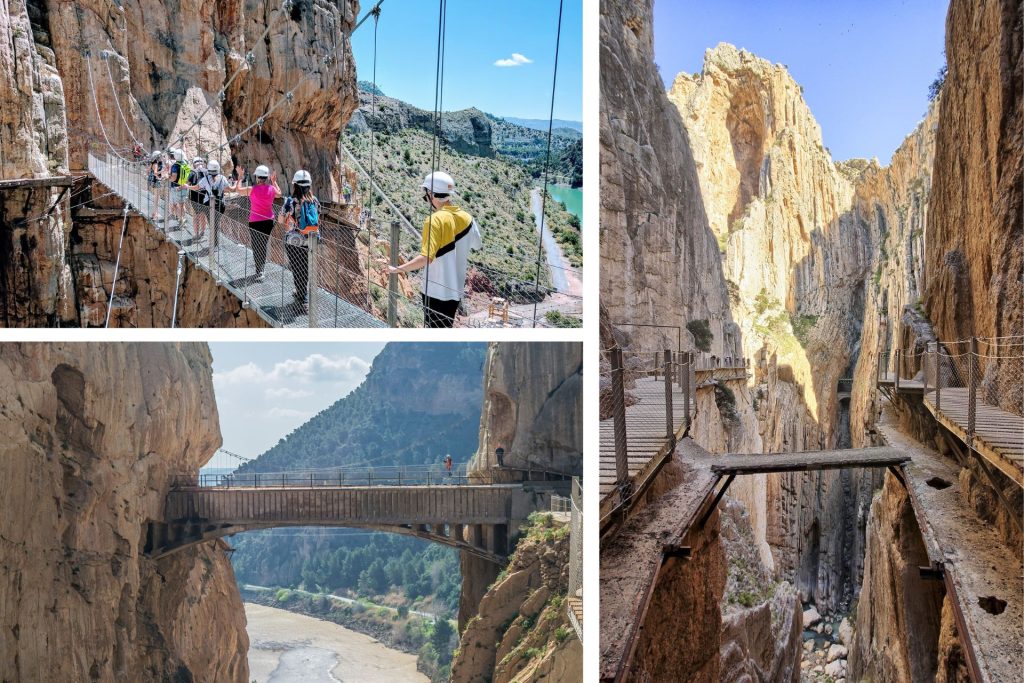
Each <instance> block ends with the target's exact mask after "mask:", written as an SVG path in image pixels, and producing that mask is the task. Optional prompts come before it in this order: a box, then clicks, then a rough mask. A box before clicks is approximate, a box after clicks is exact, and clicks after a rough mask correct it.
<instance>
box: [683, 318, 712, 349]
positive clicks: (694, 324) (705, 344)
mask: <svg viewBox="0 0 1024 683" xmlns="http://www.w3.org/2000/svg"><path fill="white" fill-rule="evenodd" d="M686 329H687V330H689V331H690V334H692V335H693V343H694V344H696V346H697V348H698V349H699V350H701V351H704V352H707V351H710V350H711V342H712V340H714V338H715V335H714V334H713V333H712V332H711V325H710V324H709V323H708V321H707V319H706V318H702V319H700V320H691V321H690V322H688V323H686Z"/></svg>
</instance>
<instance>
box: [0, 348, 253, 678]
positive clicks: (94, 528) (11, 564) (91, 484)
mask: <svg viewBox="0 0 1024 683" xmlns="http://www.w3.org/2000/svg"><path fill="white" fill-rule="evenodd" d="M210 363H211V358H210V354H209V351H208V350H207V349H206V347H205V345H197V344H181V345H176V344H101V345H97V344H93V345H87V344H67V345H61V344H13V343H12V344H5V345H3V346H2V347H0V387H2V389H0V394H2V400H0V405H3V406H4V407H3V409H2V410H0V433H2V434H3V436H4V438H3V440H2V445H0V454H2V457H0V479H2V480H3V481H4V496H3V497H2V499H0V550H2V555H3V557H4V562H3V565H2V567H0V593H2V594H3V595H4V596H5V598H4V601H3V603H2V604H0V623H2V624H3V626H4V627H3V628H2V629H0V670H3V671H4V672H5V675H8V676H13V678H14V680H115V679H124V680H193V679H194V680H224V681H247V680H248V675H247V674H248V666H247V663H246V657H245V653H246V649H247V648H248V639H247V637H246V634H245V617H244V613H243V611H242V604H241V599H240V597H239V595H238V592H237V589H236V588H235V583H234V576H233V573H232V571H231V565H230V562H229V561H228V560H227V558H226V557H225V555H224V553H223V550H222V548H221V547H218V546H214V545H211V544H204V545H201V546H196V547H194V548H190V549H186V550H183V551H181V552H180V553H177V554H175V555H173V556H170V557H167V558H166V559H163V560H161V561H159V562H155V561H153V560H151V559H149V558H147V557H145V556H143V555H142V546H143V544H144V542H145V537H146V526H147V522H148V521H149V520H152V519H159V518H160V517H161V515H162V511H163V504H164V499H165V495H166V492H167V488H168V486H169V484H170V478H171V476H172V475H174V474H177V473H194V472H195V471H196V470H197V469H198V468H199V466H200V465H201V464H202V463H203V462H205V461H206V460H207V458H208V457H209V455H210V453H211V452H212V451H213V450H214V449H216V448H217V447H218V446H219V445H220V432H219V428H218V421H217V407H216V403H215V400H214V394H213V383H212V372H211V368H210ZM182 425H188V428H187V429H182ZM54 653H60V655H59V656H54Z"/></svg>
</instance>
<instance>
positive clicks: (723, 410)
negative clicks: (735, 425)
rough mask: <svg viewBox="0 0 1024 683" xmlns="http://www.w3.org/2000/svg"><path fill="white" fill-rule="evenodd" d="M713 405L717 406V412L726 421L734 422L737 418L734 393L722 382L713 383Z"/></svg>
mask: <svg viewBox="0 0 1024 683" xmlns="http://www.w3.org/2000/svg"><path fill="white" fill-rule="evenodd" d="M715 405H716V406H718V413H719V414H720V415H721V416H722V419H723V420H725V421H726V422H735V421H736V420H737V419H739V414H738V413H737V412H736V394H734V393H733V391H732V389H730V388H729V387H727V386H725V385H724V384H716V385H715Z"/></svg>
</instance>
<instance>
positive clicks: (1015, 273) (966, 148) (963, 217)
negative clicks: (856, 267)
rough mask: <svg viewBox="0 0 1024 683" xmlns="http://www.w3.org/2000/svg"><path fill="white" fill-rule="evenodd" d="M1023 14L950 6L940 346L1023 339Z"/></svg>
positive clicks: (937, 244) (931, 262)
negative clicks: (1008, 337)
mask: <svg viewBox="0 0 1024 683" xmlns="http://www.w3.org/2000/svg"><path fill="white" fill-rule="evenodd" d="M1022 13H1024V9H1022V8H1021V5H1020V3H1019V2H1016V1H1015V0H989V1H984V2H983V1H981V0H952V1H951V2H950V5H949V13H948V14H947V17H946V59H947V63H948V68H949V72H948V75H947V76H946V80H945V84H944V85H943V88H942V102H941V104H940V105H939V120H938V130H937V131H936V138H937V141H936V145H937V151H936V154H935V168H934V175H933V183H932V191H931V200H930V204H931V210H930V214H931V219H930V221H929V226H928V239H927V243H926V245H925V267H926V270H927V272H928V273H929V275H928V281H927V285H926V288H925V302H924V303H925V310H926V311H927V313H928V316H929V318H930V319H931V320H932V322H933V323H934V324H935V329H936V333H937V336H938V337H939V338H940V339H965V338H968V337H971V336H988V337H991V336H1003V335H1019V334H1022V333H1024V289H1022V287H1024V285H1022V275H1024V183H1022V182H1021V179H1022V177H1024V95H1022V85H1021V84H1022V83H1024V48H1022V40H1024V38H1022V28H1021V26H1022ZM965 131H970V132H971V134H970V135H965V134H964V133H965ZM1018 381H1019V378H1018Z"/></svg>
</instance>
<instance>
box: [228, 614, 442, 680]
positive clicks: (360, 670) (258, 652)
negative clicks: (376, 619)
mask: <svg viewBox="0 0 1024 683" xmlns="http://www.w3.org/2000/svg"><path fill="white" fill-rule="evenodd" d="M245 617H246V619H247V620H248V625H247V627H246V630H247V631H248V632H249V643H250V645H249V678H250V679H251V680H254V681H258V682H259V683H265V682H269V683H285V682H287V681H308V682H311V683H312V682H320V681H323V682H324V683H336V682H341V683H345V682H347V681H413V682H415V683H423V682H425V681H428V680H429V679H428V678H427V677H426V676H424V675H423V674H421V673H419V672H418V671H416V656H415V655H410V654H406V653H404V652H399V651H398V650H392V649H391V648H389V647H387V646H385V645H383V644H382V643H380V642H379V641H376V640H374V639H373V638H371V637H369V636H366V635H363V634H362V633H357V632H355V631H350V630H349V629H347V628H344V627H343V626H338V625H337V624H332V623H331V622H328V621H321V620H320V619H314V618H313V617H307V616H305V615H302V614H294V613H292V612H289V611H287V610H283V609H276V608H274V607H264V606H263V605H255V604H252V603H245Z"/></svg>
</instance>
